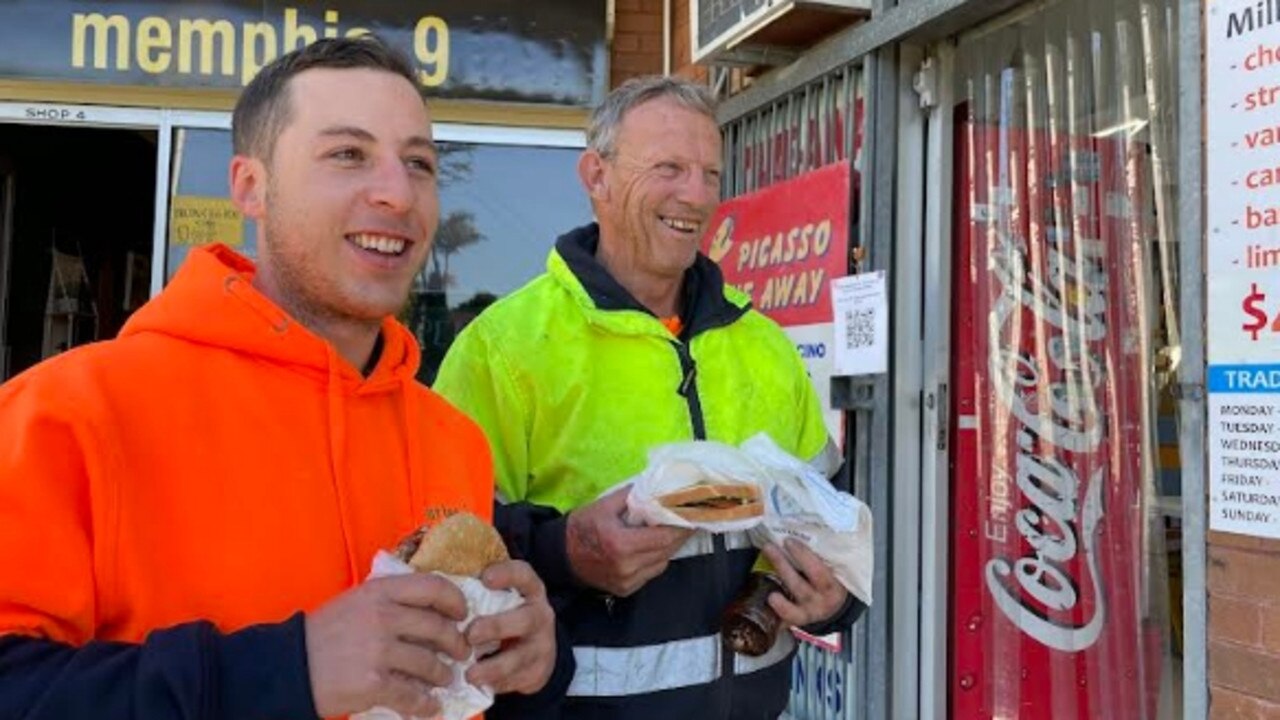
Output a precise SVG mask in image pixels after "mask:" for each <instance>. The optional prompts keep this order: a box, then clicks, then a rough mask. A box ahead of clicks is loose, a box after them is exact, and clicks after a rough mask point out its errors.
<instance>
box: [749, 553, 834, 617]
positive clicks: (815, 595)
mask: <svg viewBox="0 0 1280 720" xmlns="http://www.w3.org/2000/svg"><path fill="white" fill-rule="evenodd" d="M764 554H765V555H766V556H768V558H769V562H771V563H773V568H774V572H776V573H777V574H778V577H779V578H780V579H781V580H782V584H783V585H784V586H786V588H787V592H789V593H791V597H792V598H794V601H792V600H788V599H787V598H786V597H785V596H783V594H782V593H772V594H770V595H769V605H770V606H771V607H773V609H774V611H775V612H777V613H778V617H780V618H782V621H783V622H785V623H787V624H788V625H792V626H794V627H804V626H806V625H812V624H814V623H818V622H823V621H826V620H830V619H831V618H833V617H835V614H836V613H838V612H840V608H842V607H844V603H845V600H847V599H848V596H849V591H847V590H845V589H844V586H843V585H841V584H840V581H839V580H836V576H835V575H834V574H833V573H832V572H831V568H829V567H827V564H826V563H824V562H822V558H820V557H818V556H817V555H815V554H813V551H811V550H810V549H809V548H807V547H805V545H804V543H801V542H797V541H795V540H792V539H791V538H787V551H786V553H783V552H782V548H780V547H778V546H777V545H773V544H770V545H768V546H766V547H765V549H764ZM787 555H790V556H791V558H793V559H794V561H795V564H794V565H792V562H791V561H789V560H788V559H787Z"/></svg>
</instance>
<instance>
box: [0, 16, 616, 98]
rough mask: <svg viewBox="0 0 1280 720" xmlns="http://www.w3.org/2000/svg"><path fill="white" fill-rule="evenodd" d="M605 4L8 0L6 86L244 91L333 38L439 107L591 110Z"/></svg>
mask: <svg viewBox="0 0 1280 720" xmlns="http://www.w3.org/2000/svg"><path fill="white" fill-rule="evenodd" d="M605 10H606V3H605V2H604V0H594V1H592V2H577V1H576V0H540V1H539V2H538V3H515V2H507V1H505V0H435V1H433V2H423V3H413V2H401V1H395V0H359V1H357V0H326V2H280V1H279V0H256V1H250V0H221V1H220V2H175V1H173V0H119V1H114V2H106V1H105V0H6V1H5V2H0V48H3V52H0V76H3V77H7V78H17V79H32V80H63V81H71V82H88V83H103V84H111V85H143V86H166V87H206V88H208V87H212V88H239V87H242V86H244V85H245V84H247V83H248V82H249V80H250V79H252V78H253V76H254V75H255V74H256V73H257V72H258V70H260V69H261V68H262V66H263V65H265V64H267V63H269V62H271V60H273V59H274V58H276V57H278V56H280V55H282V54H284V53H287V52H289V51H291V50H294V49H296V48H299V47H302V46H304V45H306V44H309V43H312V42H315V41H316V40H318V39H321V38H335V37H355V36H360V35H364V34H367V33H376V34H377V35H379V36H381V37H383V38H384V39H386V40H387V41H388V42H390V43H392V44H394V45H396V46H397V47H399V48H400V49H401V50H403V51H404V52H405V54H406V55H407V56H408V57H409V58H410V59H411V60H412V62H413V63H414V64H415V66H416V67H415V70H416V72H417V74H418V81H419V83H420V84H421V85H422V87H423V88H425V89H429V90H430V94H431V95H432V96H433V97H453V98H465V99H484V100H500V101H511V102H527V103H541V104H556V105H571V106H590V105H593V104H595V103H596V102H597V101H598V100H599V99H600V98H602V97H603V93H604V89H605V86H606V84H607V82H608V73H607V71H606V67H605V59H606V55H607V52H606V46H605V27H606V17H605Z"/></svg>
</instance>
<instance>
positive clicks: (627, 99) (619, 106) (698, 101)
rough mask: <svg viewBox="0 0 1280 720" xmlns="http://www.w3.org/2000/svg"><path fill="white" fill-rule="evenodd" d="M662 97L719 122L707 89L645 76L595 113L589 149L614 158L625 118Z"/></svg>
mask: <svg viewBox="0 0 1280 720" xmlns="http://www.w3.org/2000/svg"><path fill="white" fill-rule="evenodd" d="M658 98H668V99H670V100H674V101H675V102H676V103H677V104H679V105H681V106H682V107H685V108H687V109H689V110H692V111H694V112H697V113H701V114H703V115H706V116H707V117H709V118H711V121H712V122H715V119H716V101H715V98H714V97H712V95H711V91H710V90H708V89H707V88H706V87H705V86H703V85H699V84H697V83H695V82H693V81H691V80H686V79H684V78H682V77H674V76H668V75H645V76H642V77H637V78H632V79H630V80H628V81H626V82H624V83H622V84H621V85H619V86H618V87H617V88H614V90H613V91H612V92H610V93H609V96H608V97H606V98H605V99H604V102H602V103H600V105H599V106H597V107H596V109H595V110H594V111H592V113H591V119H590V121H589V122H588V123H587V148H588V149H590V150H595V151H596V152H597V153H599V154H600V157H604V158H607V157H610V156H611V155H613V151H614V150H615V149H616V148H615V145H616V144H617V140H618V127H619V126H620V125H622V119H623V118H624V117H625V116H626V114H627V113H628V112H630V111H631V110H632V109H633V108H636V107H638V106H640V105H643V104H644V103H647V102H649V101H650V100H657V99H658Z"/></svg>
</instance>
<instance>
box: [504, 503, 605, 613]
mask: <svg viewBox="0 0 1280 720" xmlns="http://www.w3.org/2000/svg"><path fill="white" fill-rule="evenodd" d="M567 524H568V516H566V515H562V514H560V511H559V510H556V509H555V508H553V507H547V506H545V505H534V504H533V503H527V502H518V503H509V504H503V503H494V507H493V526H494V527H495V528H497V529H498V532H499V533H500V534H501V535H502V539H503V540H504V541H505V542H506V544H507V550H508V551H509V552H510V553H511V556H512V557H514V558H517V559H519V560H524V561H525V562H527V563H529V564H530V565H532V566H533V569H534V570H535V571H536V572H537V573H538V577H540V578H542V582H543V584H545V585H546V586H547V594H548V595H551V596H552V597H553V598H556V597H564V596H566V595H574V594H576V593H578V592H580V591H582V590H585V589H586V586H584V585H583V584H581V583H580V582H579V581H578V579H577V578H576V577H574V575H573V570H572V568H570V566H569V555H568V552H567V550H566V549H565V529H566V527H567Z"/></svg>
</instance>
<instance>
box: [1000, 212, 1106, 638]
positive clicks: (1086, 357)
mask: <svg viewBox="0 0 1280 720" xmlns="http://www.w3.org/2000/svg"><path fill="white" fill-rule="evenodd" d="M1001 225H1003V226H1004V227H1003V228H1001V227H1000V226H1001ZM1007 229H1008V223H999V224H998V226H997V230H996V237H997V241H996V245H995V246H994V247H993V248H992V253H991V256H990V267H989V272H990V276H991V280H992V281H993V284H994V285H995V287H996V288H998V295H997V296H996V298H995V300H994V302H993V303H992V307H991V310H990V311H989V312H988V332H989V334H990V347H989V352H988V358H989V361H990V371H989V377H990V388H991V394H992V396H993V397H992V400H993V401H994V402H995V403H996V404H998V405H999V408H1000V410H1001V411H1003V412H1004V413H1007V415H1006V417H1005V418H1003V419H1004V420H1005V422H1006V423H1008V424H1006V425H1004V428H1005V429H1006V432H1008V433H1011V434H1012V436H1013V438H1014V444H1015V446H1016V447H1015V449H1014V451H1013V452H1014V457H1015V459H1014V485H1015V486H1016V488H1017V490H1018V492H1019V493H1020V494H1021V498H1022V501H1021V502H1020V503H1019V504H1020V505H1021V506H1022V507H1021V509H1019V510H1018V511H1017V513H1016V514H1015V515H1014V526H1015V528H1016V531H1017V533H1018V535H1019V536H1020V537H1021V538H1022V540H1023V541H1024V545H1025V547H1026V548H1027V549H1028V552H1027V554H1026V555H1022V556H1020V557H1017V558H1016V559H1012V558H1009V557H1006V556H997V557H993V558H991V559H990V560H988V561H987V565H986V581H987V588H988V590H990V592H991V595H992V597H993V598H994V599H995V602H996V606H997V607H998V608H1000V610H1001V611H1002V612H1003V613H1004V614H1005V616H1006V617H1008V618H1009V620H1010V621H1011V622H1013V623H1014V624H1015V625H1017V626H1018V627H1019V628H1020V629H1021V630H1022V631H1023V632H1024V633H1026V634H1027V635H1028V636H1030V637H1032V638H1034V639H1035V640H1037V641H1039V642H1041V643H1043V644H1044V645H1047V646H1048V647H1051V648H1053V649H1055V650H1062V651H1067V652H1075V651H1079V650H1084V649H1085V648H1088V647H1089V646H1091V645H1093V644H1094V643H1095V642H1096V641H1097V639H1098V636H1099V634H1100V633H1101V632H1102V628H1103V625H1104V623H1105V621H1106V603H1105V602H1104V601H1103V600H1102V594H1101V592H1100V590H1101V586H1100V582H1101V580H1102V577H1101V575H1100V573H1099V572H1098V558H1097V528H1098V523H1099V521H1100V520H1101V519H1102V515H1103V510H1102V496H1101V492H1102V486H1103V483H1104V482H1105V481H1106V478H1107V467H1106V459H1105V458H1100V459H1099V460H1100V463H1101V464H1100V465H1099V466H1098V467H1096V468H1092V469H1087V468H1086V466H1088V465H1092V464H1093V462H1092V460H1094V455H1095V454H1096V453H1097V451H1098V450H1099V446H1100V445H1101V443H1102V438H1103V434H1102V430H1103V422H1102V414H1101V411H1102V408H1101V407H1100V405H1101V403H1100V402H1099V399H1100V398H1099V397H1098V395H1099V392H1100V390H1101V388H1102V379H1103V372H1102V367H1101V361H1100V360H1099V358H1098V357H1097V355H1095V354H1094V353H1093V352H1092V351H1091V349H1090V346H1091V345H1092V344H1094V343H1103V342H1105V341H1106V339H1107V323H1106V318H1105V312H1106V309H1107V302H1106V284H1107V278H1106V275H1105V273H1104V272H1103V269H1102V267H1101V259H1102V258H1101V257H1100V255H1098V254H1094V253H1096V252H1097V249H1098V247H1097V243H1090V246H1091V249H1090V250H1089V251H1088V252H1082V253H1081V254H1080V257H1079V258H1078V263H1062V262H1058V261H1056V260H1053V261H1051V262H1050V264H1051V265H1056V266H1057V267H1054V268H1051V270H1050V272H1049V273H1047V274H1046V275H1045V276H1044V277H1043V278H1041V277H1038V274H1036V273H1029V272H1027V263H1028V258H1027V254H1026V250H1025V249H1026V242H1025V239H1017V238H1011V237H1009V235H1008V234H1007V233H1006V232H1004V231H1002V230H1007ZM1019 240H1021V241H1019ZM1049 257H1050V258H1055V259H1059V260H1060V259H1061V257H1062V255H1061V252H1053V251H1052V250H1051V251H1050V253H1049ZM1073 292H1074V294H1075V295H1076V296H1077V297H1081V298H1083V301H1082V302H1080V303H1078V305H1079V307H1078V308H1075V309H1076V310H1077V311H1076V312H1068V308H1069V306H1070V305H1071V303H1070V302H1069V300H1068V294H1069V293H1073ZM1027 320H1030V322H1031V323H1032V324H1033V325H1034V326H1037V327H1039V328H1043V330H1044V334H1043V336H1042V337H1043V339H1044V341H1045V342H1044V348H1043V351H1041V352H1028V351H1025V350H1023V349H1022V348H1021V347H1020V344H1021V343H1022V341H1023V332H1022V331H1023V327H1024V323H1025V322H1026V321H1027ZM1073 349H1078V350H1079V351H1078V352H1074V353H1073ZM1065 453H1071V454H1072V455H1073V457H1072V459H1071V460H1068V459H1066V458H1065V457H1064V455H1065ZM1077 468H1081V469H1086V470H1087V471H1088V473H1089V474H1088V476H1087V477H1086V478H1085V480H1086V481H1087V485H1086V487H1085V489H1084V490H1082V489H1081V477H1080V473H1079V472H1078V471H1077ZM992 471H993V473H998V474H1001V475H1002V476H1005V478H1006V480H1005V482H1006V483H1007V475H1008V472H1007V470H1006V469H1005V468H993V470H992ZM1082 498H1083V500H1082ZM1003 532H1005V533H1007V530H1006V531H1003ZM1081 550H1083V552H1084V557H1085V562H1084V563H1083V565H1082V566H1081V567H1082V569H1083V570H1084V571H1085V572H1086V573H1087V575H1086V576H1085V577H1083V578H1078V577H1075V576H1074V575H1073V569H1072V568H1073V565H1075V564H1076V563H1074V562H1073V561H1075V559H1076V557H1077V554H1078V553H1079V552H1080V551H1081ZM1086 588H1088V592H1090V593H1091V595H1092V597H1091V598H1082V597H1081V592H1082V591H1085V589H1086ZM1085 599H1089V600H1091V602H1090V603H1088V605H1089V606H1091V610H1090V611H1089V612H1088V613H1087V614H1086V616H1085V619H1084V620H1083V621H1082V622H1081V623H1074V622H1071V621H1065V620H1064V621H1056V620H1054V619H1051V618H1050V617H1048V616H1047V615H1046V614H1044V613H1046V612H1049V613H1058V614H1063V615H1067V616H1069V615H1070V614H1071V611H1073V610H1074V609H1075V608H1076V607H1077V605H1079V604H1080V603H1081V602H1082V600H1085ZM1042 609H1043V610H1042Z"/></svg>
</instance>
